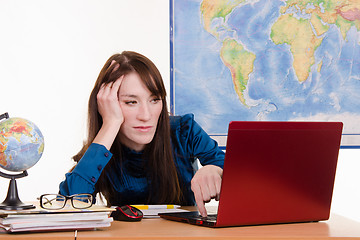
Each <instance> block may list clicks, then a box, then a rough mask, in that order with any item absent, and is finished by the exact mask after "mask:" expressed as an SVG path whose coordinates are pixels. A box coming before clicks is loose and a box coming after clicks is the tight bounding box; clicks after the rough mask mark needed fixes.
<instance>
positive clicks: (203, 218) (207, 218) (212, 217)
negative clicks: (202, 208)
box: [195, 214, 217, 222]
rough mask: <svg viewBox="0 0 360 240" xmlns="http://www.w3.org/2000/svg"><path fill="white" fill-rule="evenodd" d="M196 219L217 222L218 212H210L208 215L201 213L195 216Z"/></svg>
mask: <svg viewBox="0 0 360 240" xmlns="http://www.w3.org/2000/svg"><path fill="white" fill-rule="evenodd" d="M195 219H196V220H202V221H208V222H216V219H217V214H209V215H207V217H203V216H201V215H200V214H199V215H198V216H197V217H196V218H195Z"/></svg>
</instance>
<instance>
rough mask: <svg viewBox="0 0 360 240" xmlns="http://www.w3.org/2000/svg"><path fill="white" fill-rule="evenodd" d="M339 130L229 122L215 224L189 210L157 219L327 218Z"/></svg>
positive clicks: (335, 126) (255, 221)
mask: <svg viewBox="0 0 360 240" xmlns="http://www.w3.org/2000/svg"><path fill="white" fill-rule="evenodd" d="M342 127H343V124H342V123H341V122H263V121H260V122H242V121H241V122H240V121H234V122H231V123H230V124H229V130H228V138H227V145H226V153H225V164H224V171H223V178H222V184H221V191H220V200H219V206H218V211H217V219H216V221H212V220H210V221H207V220H206V219H203V218H201V217H199V214H197V213H194V212H188V213H164V214H159V215H160V216H161V217H163V218H166V219H169V220H175V221H181V222H187V223H192V224H197V225H203V226H210V227H227V226H242V225H259V224H275V223H292V222H309V221H320V220H327V219H328V218H329V214H330V206H331V198H332V192H333V186H334V180H335V172H336V165H337V158H338V153H339V148H340V140H341V134H342Z"/></svg>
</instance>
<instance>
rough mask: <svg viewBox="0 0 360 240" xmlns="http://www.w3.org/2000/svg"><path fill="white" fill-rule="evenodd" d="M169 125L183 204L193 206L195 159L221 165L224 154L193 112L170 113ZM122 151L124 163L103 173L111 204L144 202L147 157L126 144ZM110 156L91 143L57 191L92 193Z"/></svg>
mask: <svg viewBox="0 0 360 240" xmlns="http://www.w3.org/2000/svg"><path fill="white" fill-rule="evenodd" d="M170 127H171V132H172V138H171V143H172V146H173V152H174V161H175V165H176V168H177V172H178V177H179V181H180V184H181V185H182V191H183V196H184V199H185V201H184V203H183V205H194V204H195V198H194V194H193V192H192V191H191V179H192V177H193V176H194V173H195V172H196V170H197V167H196V164H194V163H195V160H196V159H199V161H200V163H201V165H203V166H204V165H216V166H219V167H221V168H223V166H224V156H225V154H224V152H223V151H222V150H221V149H220V148H219V147H218V144H217V143H216V141H214V140H213V139H211V138H210V137H209V136H208V135H207V134H206V132H205V131H204V130H203V129H202V128H201V127H200V126H199V125H198V124H197V123H196V122H195V120H194V116H193V115H192V114H186V115H184V116H170ZM123 153H124V156H123V164H122V165H120V163H118V164H115V167H114V168H112V169H110V170H109V171H108V172H106V176H107V177H108V179H109V181H110V183H111V184H112V186H113V187H114V189H115V192H116V194H115V196H112V197H111V200H110V201H111V205H114V206H115V205H116V206H121V205H125V204H145V203H147V202H146V201H147V199H148V196H149V194H151V193H149V185H148V179H147V178H146V170H145V169H144V167H143V166H144V164H143V161H146V159H143V158H142V152H135V151H133V150H131V149H129V148H126V147H124V149H123ZM112 157H113V154H112V153H111V152H110V151H108V150H107V149H106V148H105V147H104V146H103V145H99V144H95V143H93V144H91V145H90V147H89V148H88V149H87V151H86V152H85V154H84V156H83V157H82V158H81V159H80V161H79V162H78V163H77V165H76V166H75V168H74V169H73V171H72V172H69V173H67V174H66V175H65V180H64V181H63V182H61V183H60V194H62V195H73V194H77V193H90V194H93V195H95V194H96V188H95V184H96V182H97V181H98V179H99V177H100V175H101V173H102V172H103V169H104V167H105V166H106V164H107V163H108V162H109V160H110V159H111V158H112ZM114 157H116V156H114ZM117 162H119V161H117ZM153 204H155V203H153ZM157 204H160V203H157Z"/></svg>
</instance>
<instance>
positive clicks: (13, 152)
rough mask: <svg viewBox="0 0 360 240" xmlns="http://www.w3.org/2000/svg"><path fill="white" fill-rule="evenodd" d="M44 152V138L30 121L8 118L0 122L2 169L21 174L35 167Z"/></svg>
mask: <svg viewBox="0 0 360 240" xmlns="http://www.w3.org/2000/svg"><path fill="white" fill-rule="evenodd" d="M43 151H44V137H43V135H42V133H41V131H40V129H39V128H38V127H37V126H36V125H35V124H34V123H32V122H30V121H29V120H26V119H23V118H8V119H5V120H2V121H0V167H1V168H3V169H5V170H7V171H11V172H20V171H24V170H27V169H29V168H31V167H32V166H34V165H35V164H36V163H37V162H38V161H39V159H40V158H41V156H42V154H43Z"/></svg>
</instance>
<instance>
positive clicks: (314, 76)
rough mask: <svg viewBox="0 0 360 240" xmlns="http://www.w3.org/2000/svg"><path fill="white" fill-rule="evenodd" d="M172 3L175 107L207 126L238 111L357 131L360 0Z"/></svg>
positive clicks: (212, 129)
mask: <svg viewBox="0 0 360 240" xmlns="http://www.w3.org/2000/svg"><path fill="white" fill-rule="evenodd" d="M172 10H173V11H172V15H171V21H172V24H171V26H172V42H171V43H172V59H171V63H172V66H171V68H172V81H171V107H172V110H173V113H174V114H177V115H180V114H185V113H189V112H192V113H194V114H195V119H196V121H197V122H199V124H200V125H201V126H202V127H203V128H204V129H205V130H206V131H207V132H208V133H210V134H213V135H221V134H226V133H227V127H228V123H229V122H230V121H234V120H247V121H253V120H257V121H260V120H269V121H291V120H294V121H298V120H311V121H342V122H343V123H344V130H343V132H344V134H345V135H351V136H360V125H359V124H358V123H359V122H360V1H358V0H340V1H335V0H327V1H324V0H288V1H284V0H283V1H281V0H202V1H201V0H176V1H173V2H172ZM359 140H360V138H359ZM357 144H358V145H360V141H359V142H357Z"/></svg>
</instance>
